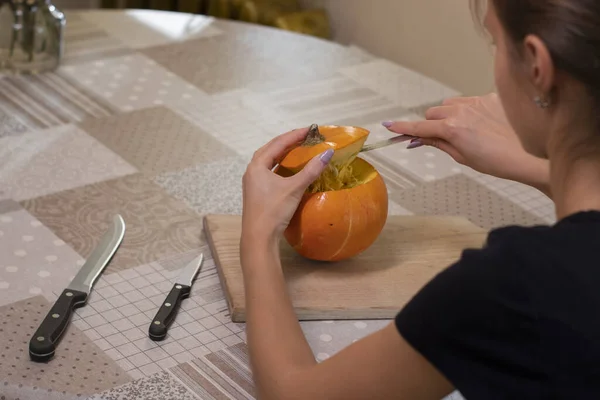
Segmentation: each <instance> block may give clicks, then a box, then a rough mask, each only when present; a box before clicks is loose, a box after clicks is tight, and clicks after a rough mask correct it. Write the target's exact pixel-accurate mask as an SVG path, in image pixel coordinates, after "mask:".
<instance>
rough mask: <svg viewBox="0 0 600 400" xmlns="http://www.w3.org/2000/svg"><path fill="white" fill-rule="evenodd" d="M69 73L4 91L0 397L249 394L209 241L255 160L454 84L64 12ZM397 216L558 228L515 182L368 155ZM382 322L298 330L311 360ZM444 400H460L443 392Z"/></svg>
mask: <svg viewBox="0 0 600 400" xmlns="http://www.w3.org/2000/svg"><path fill="white" fill-rule="evenodd" d="M67 20H68V23H67V31H66V53H65V59H64V62H63V64H62V66H61V68H60V69H59V70H57V71H55V72H52V73H46V74H43V75H40V76H31V77H13V76H3V77H1V78H0V255H1V256H0V314H1V315H2V316H3V318H2V322H1V323H0V347H1V348H2V351H1V352H0V353H1V354H0V398H2V399H5V398H6V399H16V398H19V399H21V400H23V399H61V400H62V399H73V398H94V399H159V398H160V399H196V398H201V399H209V398H219V399H221V398H232V399H245V398H253V397H254V394H255V393H254V389H253V385H252V380H251V375H250V370H249V367H248V354H247V351H246V345H245V343H244V340H245V336H244V326H243V325H240V324H233V323H231V321H230V319H229V315H228V313H227V307H226V303H225V300H224V296H223V292H222V291H221V287H220V282H219V279H218V276H217V274H216V271H215V266H214V263H213V261H212V258H211V255H210V250H209V249H208V248H207V245H206V242H205V237H204V234H203V232H202V216H203V215H205V214H207V213H233V214H239V213H241V176H242V174H243V172H244V170H245V167H246V165H247V163H248V161H249V159H250V157H251V155H252V153H253V152H254V150H255V149H256V148H258V147H259V146H261V145H262V144H264V143H266V141H268V140H269V139H270V138H272V137H273V136H274V135H276V134H279V133H282V132H284V131H287V130H289V129H292V128H296V127H301V126H306V125H309V124H311V123H314V122H316V123H319V124H329V123H332V124H347V125H360V126H363V127H366V128H368V129H370V130H371V131H372V133H371V137H370V139H369V142H371V141H373V140H379V139H382V138H385V137H388V136H389V133H388V132H386V131H385V130H384V129H383V128H382V127H381V126H380V122H381V121H383V120H389V119H417V118H422V115H423V112H424V110H426V109H427V107H429V106H431V105H434V104H438V103H439V102H440V101H441V100H442V99H444V98H446V97H448V96H454V95H457V94H458V93H456V92H455V91H454V90H452V89H451V88H448V87H445V86H444V85H442V84H440V83H438V82H436V81H434V80H431V79H429V78H427V77H425V76H422V75H420V74H418V73H415V72H414V71H411V70H408V69H406V68H403V67H402V66H399V65H396V64H394V63H392V62H390V61H387V60H385V59H381V58H377V57H375V56H373V55H371V54H368V53H367V52H365V51H363V50H361V49H359V48H356V47H353V46H342V45H339V44H335V43H331V42H326V41H322V40H320V39H316V38H313V37H308V36H301V35H297V34H294V33H290V32H284V31H279V30H275V29H272V28H267V27H259V26H252V25H247V24H243V23H237V22H232V21H221V20H215V19H213V18H208V17H205V16H198V15H196V16H193V15H186V14H178V13H169V12H158V11H145V10H144V11H142V10H135V11H79V12H68V13H67ZM365 158H368V160H369V161H370V162H372V163H374V164H375V165H376V166H377V168H378V169H379V170H380V171H381V173H382V174H383V176H384V178H385V180H386V183H387V185H388V188H389V195H390V206H389V211H390V214H395V215H398V214H416V213H419V214H436V215H463V216H466V217H467V218H469V219H470V220H471V221H473V222H474V223H475V224H477V225H479V226H482V227H485V228H492V227H496V226H501V225H505V224H511V223H520V224H538V223H551V222H553V212H554V210H553V205H552V203H551V201H550V200H548V199H547V198H545V197H544V196H543V195H541V194H540V193H538V192H537V191H535V190H533V189H530V188H528V187H525V186H523V185H520V184H517V183H513V182H507V181H504V180H500V179H496V178H491V177H486V176H483V175H480V174H478V173H476V172H474V171H472V170H470V169H468V168H464V167H460V166H459V165H457V164H456V163H455V162H454V161H453V160H451V159H450V158H449V157H448V156H446V155H445V154H443V153H441V152H439V151H437V150H436V149H431V148H420V149H415V150H411V151H408V150H406V149H404V147H403V146H400V145H399V146H393V147H390V148H386V149H381V150H378V151H375V152H372V153H369V154H366V155H365ZM117 212H118V213H120V214H121V215H123V217H124V219H125V221H126V224H127V233H126V235H125V239H124V241H123V244H122V246H121V248H120V249H119V251H118V253H117V255H116V256H115V258H114V259H113V261H112V263H111V264H110V266H109V267H108V269H107V270H106V271H105V272H104V274H103V275H102V276H101V278H100V279H99V281H98V282H97V284H96V286H95V289H94V291H93V293H92V295H91V298H90V300H89V303H88V305H87V306H86V307H84V308H81V309H79V310H78V311H77V312H76V314H75V316H74V321H73V323H72V324H71V325H70V327H69V329H68V331H67V332H66V334H65V337H64V339H63V341H62V343H61V344H60V347H59V350H58V353H57V356H56V357H55V359H53V360H52V361H51V362H49V363H48V364H46V365H44V364H35V363H32V362H30V361H29V359H28V355H27V346H28V341H29V339H30V336H31V334H32V333H33V331H34V329H35V328H36V327H37V325H38V323H39V322H40V319H41V318H43V317H44V316H45V314H46V312H47V311H48V309H49V306H50V304H51V302H52V301H53V300H54V299H55V298H56V295H57V294H58V293H60V291H61V290H62V289H63V288H64V287H65V286H66V285H67V284H68V282H69V281H70V279H71V278H72V277H73V275H74V274H75V273H76V271H77V270H78V268H79V267H80V266H81V265H82V264H83V260H84V259H85V257H87V256H88V255H89V253H90V251H91V249H92V248H93V246H94V245H95V244H96V242H97V240H98V237H99V236H100V235H101V234H102V233H103V232H104V230H105V229H106V228H107V226H108V223H109V221H110V219H111V216H112V215H114V214H115V213H117ZM200 252H204V254H205V256H206V262H205V263H204V266H203V269H202V271H201V273H200V275H199V277H198V279H197V281H196V283H195V285H194V286H193V290H192V295H191V297H190V298H189V299H188V300H186V301H185V302H184V304H183V306H182V311H181V312H180V314H179V315H178V317H177V320H176V322H175V324H174V326H173V327H172V328H171V330H170V336H169V338H168V339H167V340H165V341H164V342H161V343H158V344H157V343H155V342H152V341H150V340H149V339H148V338H147V335H146V332H147V327H148V324H149V322H150V319H151V318H152V316H153V315H154V313H155V312H156V309H157V306H158V305H160V303H161V302H162V300H163V299H164V297H165V295H166V293H167V291H168V290H169V288H170V286H171V280H172V279H173V278H174V277H175V276H177V274H178V270H179V269H180V268H181V267H182V266H183V265H185V264H186V263H187V262H188V261H189V260H191V259H192V258H194V257H196V256H197V255H198V254H199V253H200ZM386 323H387V321H338V322H332V321H323V322H306V323H302V327H303V329H304V331H305V332H306V335H307V337H308V340H309V343H310V345H311V347H312V348H313V350H314V353H315V356H316V358H317V359H318V360H324V359H326V358H327V357H329V356H330V355H332V354H334V353H335V352H337V351H339V350H340V349H342V348H343V347H345V346H347V345H348V344H350V343H352V342H353V341H355V340H357V339H359V338H361V337H363V336H365V335H367V334H369V333H371V332H374V331H375V330H378V329H380V328H382V327H383V326H384V325H385V324H386ZM454 396H459V394H458V393H455V394H454Z"/></svg>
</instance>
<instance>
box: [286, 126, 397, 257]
mask: <svg viewBox="0 0 600 400" xmlns="http://www.w3.org/2000/svg"><path fill="white" fill-rule="evenodd" d="M369 133H370V132H369V131H368V130H366V129H363V128H357V127H342V126H320V127H317V126H316V125H313V126H311V131H310V133H309V135H308V137H307V139H306V141H305V142H304V143H303V144H302V145H301V146H299V147H296V148H295V149H294V150H292V151H291V152H290V153H288V155H287V156H286V157H285V158H284V159H283V160H282V161H281V162H280V163H279V167H278V169H277V172H278V173H279V174H280V175H282V176H290V175H293V174H295V173H297V172H298V171H299V170H301V169H302V167H304V166H305V165H306V163H308V161H310V160H311V159H312V158H313V157H315V156H317V155H318V154H320V153H322V152H323V151H325V150H326V149H327V148H333V149H335V154H334V156H333V158H332V160H331V161H330V163H329V165H328V167H327V168H326V170H325V171H324V172H323V174H322V175H321V177H320V178H318V179H317V180H316V181H315V182H314V183H313V184H312V185H310V187H309V188H308V189H307V191H306V193H305V194H304V196H303V198H302V200H301V202H300V205H299V206H298V209H297V210H296V213H295V214H294V216H293V218H292V220H291V222H290V224H289V226H288V227H287V229H286V230H285V232H284V237H285V239H286V240H287V242H288V243H289V244H290V245H291V246H292V247H293V248H294V249H295V250H296V251H297V252H298V253H299V254H301V255H302V256H304V257H306V258H309V259H312V260H319V261H340V260H344V259H348V258H351V257H354V256H356V255H358V254H359V253H361V252H363V251H364V250H366V249H367V248H369V247H370V246H371V245H372V244H373V242H374V241H375V240H376V239H377V237H378V236H379V234H380V233H381V231H382V229H383V227H384V225H385V223H386V220H387V215H388V194H387V188H386V185H385V183H384V181H383V178H382V177H381V175H380V174H379V172H378V171H377V170H376V169H375V167H373V166H372V165H371V164H370V163H368V162H367V161H365V160H364V159H361V158H359V157H357V155H358V153H359V151H360V149H361V148H362V146H363V144H364V143H365V141H366V139H367V136H368V135H369Z"/></svg>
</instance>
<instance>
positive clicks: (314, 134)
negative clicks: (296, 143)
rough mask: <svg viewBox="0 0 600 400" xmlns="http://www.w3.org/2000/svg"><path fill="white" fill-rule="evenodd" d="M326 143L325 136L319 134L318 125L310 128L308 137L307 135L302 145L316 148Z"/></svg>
mask: <svg viewBox="0 0 600 400" xmlns="http://www.w3.org/2000/svg"><path fill="white" fill-rule="evenodd" d="M324 141H325V136H323V135H322V134H321V132H319V126H318V125H317V124H312V125H311V126H310V128H308V135H306V139H304V142H303V143H302V145H303V146H314V145H317V144H319V143H323V142H324Z"/></svg>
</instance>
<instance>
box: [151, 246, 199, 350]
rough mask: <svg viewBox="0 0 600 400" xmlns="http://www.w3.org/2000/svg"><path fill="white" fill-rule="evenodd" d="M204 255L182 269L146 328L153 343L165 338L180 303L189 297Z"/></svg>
mask: <svg viewBox="0 0 600 400" xmlns="http://www.w3.org/2000/svg"><path fill="white" fill-rule="evenodd" d="M203 260H204V255H203V254H200V256H199V257H197V258H195V259H194V260H193V261H192V262H191V263H189V264H188V265H187V266H185V267H184V268H183V271H182V272H181V274H180V275H179V276H178V277H177V280H176V281H175V284H174V285H173V287H172V288H171V291H170V292H169V294H168V295H167V297H166V298H165V301H163V303H162V305H161V306H160V308H159V309H158V312H157V313H156V315H155V316H154V318H153V319H152V322H151V323H150V327H149V328H148V336H149V337H150V339H152V340H154V341H161V340H164V339H165V338H166V337H167V331H168V330H169V327H170V326H171V324H172V323H173V321H174V320H175V316H176V315H177V311H178V310H179V306H180V305H181V301H182V300H183V299H185V298H187V297H188V296H189V295H190V291H191V290H192V283H193V281H194V278H195V277H196V275H197V274H198V271H199V270H200V267H201V266H202V261H203Z"/></svg>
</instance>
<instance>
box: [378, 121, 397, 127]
mask: <svg viewBox="0 0 600 400" xmlns="http://www.w3.org/2000/svg"><path fill="white" fill-rule="evenodd" d="M381 125H383V126H385V127H386V128H389V127H390V126H392V125H394V123H393V122H392V121H383V122H382V123H381Z"/></svg>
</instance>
